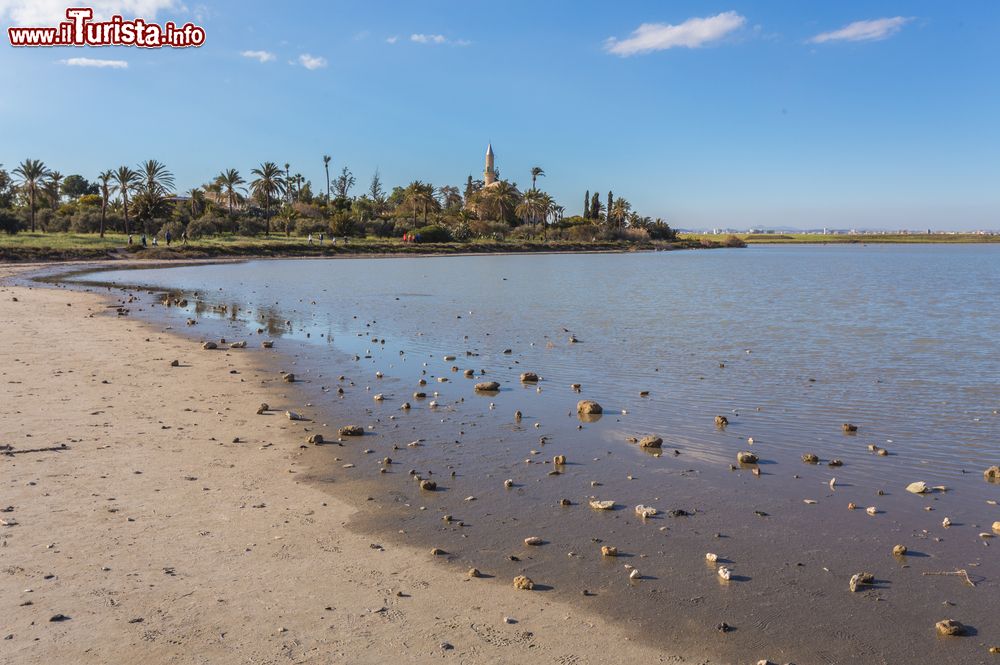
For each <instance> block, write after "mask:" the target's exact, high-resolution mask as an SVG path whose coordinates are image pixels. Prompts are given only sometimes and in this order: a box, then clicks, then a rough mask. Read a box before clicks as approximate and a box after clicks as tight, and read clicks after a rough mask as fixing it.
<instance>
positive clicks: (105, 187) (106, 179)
mask: <svg viewBox="0 0 1000 665" xmlns="http://www.w3.org/2000/svg"><path fill="white" fill-rule="evenodd" d="M114 177H115V174H114V172H113V171H112V170H111V169H108V170H106V171H101V175H99V176H97V179H98V180H100V181H101V237H102V238H103V237H104V220H105V218H106V216H107V214H108V199H109V198H111V185H110V184H109V183H110V182H111V179H112V178H114Z"/></svg>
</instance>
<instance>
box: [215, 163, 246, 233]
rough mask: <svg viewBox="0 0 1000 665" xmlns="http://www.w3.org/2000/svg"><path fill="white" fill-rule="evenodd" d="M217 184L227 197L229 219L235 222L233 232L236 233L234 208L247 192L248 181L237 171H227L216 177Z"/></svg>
mask: <svg viewBox="0 0 1000 665" xmlns="http://www.w3.org/2000/svg"><path fill="white" fill-rule="evenodd" d="M215 182H217V183H218V184H219V188H220V190H221V191H222V194H223V195H224V196H225V197H226V204H227V205H228V207H229V219H230V220H232V221H233V232H234V233H235V231H236V221H235V219H234V218H233V207H234V206H235V205H236V203H237V202H238V201H239V198H240V192H241V191H243V192H245V191H246V189H244V188H243V185H245V184H246V180H244V179H243V176H241V175H240V172H239V171H237V170H236V169H226V170H225V171H223V172H222V173H220V174H219V175H217V176H216V177H215Z"/></svg>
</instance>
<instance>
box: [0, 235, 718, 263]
mask: <svg viewBox="0 0 1000 665" xmlns="http://www.w3.org/2000/svg"><path fill="white" fill-rule="evenodd" d="M712 240H715V241H716V242H717V241H718V239H717V238H715V239H712ZM704 246H706V245H705V243H702V242H700V241H698V240H693V239H685V240H680V241H678V242H672V243H671V242H659V241H646V242H622V241H596V242H568V241H552V242H542V241H485V240H482V241H474V242H464V243H458V242H452V243H420V244H415V243H404V242H402V241H400V240H395V239H386V238H351V240H350V241H349V242H348V243H346V244H345V243H344V242H343V241H341V242H338V244H336V245H332V244H330V242H329V241H327V242H326V243H324V244H323V245H320V244H319V243H316V242H314V243H313V244H309V242H308V240H307V239H305V238H301V237H291V238H286V237H284V236H270V237H268V238H262V237H247V236H217V237H212V238H203V239H198V240H191V241H190V242H188V244H186V245H183V244H180V243H177V242H174V243H172V244H171V246H170V247H167V246H166V245H164V244H162V243H161V244H160V245H159V246H157V247H153V246H151V245H150V246H149V247H146V248H142V247H140V246H138V245H132V246H131V247H129V246H128V242H127V237H126V236H124V235H122V234H107V235H106V236H105V237H104V238H100V237H98V236H97V235H93V234H78V233H19V234H17V235H14V236H0V261H3V262H27V261H77V260H104V259H151V260H157V261H163V260H171V259H210V258H233V257H246V258H250V257H296V256H340V255H345V256H350V255H368V256H372V255H385V254H400V255H407V254H411V255H418V254H479V253H482V254H489V253H501V252H615V251H619V252H627V251H643V250H646V251H648V250H654V249H660V250H669V249H691V248H698V247H704Z"/></svg>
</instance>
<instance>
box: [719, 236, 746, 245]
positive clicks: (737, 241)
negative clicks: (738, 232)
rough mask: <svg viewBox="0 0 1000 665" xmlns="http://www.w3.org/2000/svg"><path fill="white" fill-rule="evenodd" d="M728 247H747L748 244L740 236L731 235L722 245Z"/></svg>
mask: <svg viewBox="0 0 1000 665" xmlns="http://www.w3.org/2000/svg"><path fill="white" fill-rule="evenodd" d="M722 244H723V245H725V246H726V247H746V246H747V244H746V243H745V242H743V240H741V239H740V238H739V237H738V236H734V235H730V236H728V237H727V238H726V239H725V241H724V242H723V243H722Z"/></svg>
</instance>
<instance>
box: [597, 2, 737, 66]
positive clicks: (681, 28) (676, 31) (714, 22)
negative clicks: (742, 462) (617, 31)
mask: <svg viewBox="0 0 1000 665" xmlns="http://www.w3.org/2000/svg"><path fill="white" fill-rule="evenodd" d="M744 24H746V18H745V17H743V16H741V15H740V14H737V13H736V12H733V11H729V12H723V13H721V14H716V15H715V16H708V17H705V18H698V17H695V18H689V19H688V20H686V21H684V22H683V23H679V24H677V25H672V24H670V23H643V24H642V25H640V26H639V27H638V28H636V29H635V31H634V32H632V34H631V35H629V36H628V37H627V38H625V39H621V40H619V39H617V38H616V37H611V38H610V39H608V40H607V41H606V42H605V43H604V50H606V51H607V52H608V53H613V54H615V55H620V56H622V57H627V56H631V55H638V54H640V53H652V52H653V51H664V50H666V49H671V48H679V47H684V48H701V47H702V46H706V45H708V44H711V43H712V42H717V41H719V40H720V39H722V38H723V37H725V36H726V35H728V34H730V33H731V32H733V31H734V30H738V29H739V28H741V27H743V25H744Z"/></svg>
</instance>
